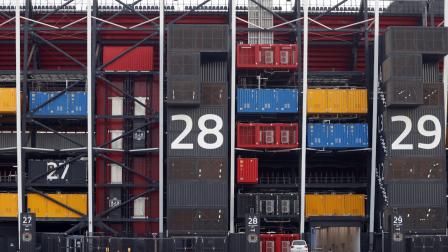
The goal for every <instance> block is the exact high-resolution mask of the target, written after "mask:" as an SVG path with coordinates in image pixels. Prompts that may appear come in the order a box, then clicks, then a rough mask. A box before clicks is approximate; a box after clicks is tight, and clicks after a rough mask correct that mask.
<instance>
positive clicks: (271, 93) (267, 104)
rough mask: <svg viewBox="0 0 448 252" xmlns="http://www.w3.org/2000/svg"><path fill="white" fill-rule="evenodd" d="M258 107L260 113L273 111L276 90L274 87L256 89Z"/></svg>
mask: <svg viewBox="0 0 448 252" xmlns="http://www.w3.org/2000/svg"><path fill="white" fill-rule="evenodd" d="M257 92H258V101H257V103H258V107H259V111H260V113H275V112H277V109H276V105H277V104H276V91H275V89H258V90H257Z"/></svg>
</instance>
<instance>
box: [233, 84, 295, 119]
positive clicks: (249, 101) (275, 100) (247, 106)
mask: <svg viewBox="0 0 448 252" xmlns="http://www.w3.org/2000/svg"><path fill="white" fill-rule="evenodd" d="M237 103H238V105H237V107H238V112H239V113H297V111H298V91H297V90H296V89H246V88H239V89H238V97H237Z"/></svg>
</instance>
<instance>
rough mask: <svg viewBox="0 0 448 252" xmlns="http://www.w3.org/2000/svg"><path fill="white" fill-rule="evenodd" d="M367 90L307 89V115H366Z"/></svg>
mask: <svg viewBox="0 0 448 252" xmlns="http://www.w3.org/2000/svg"><path fill="white" fill-rule="evenodd" d="M367 107H368V102H367V89H320V88H310V89H308V106H307V112H308V114H366V113H367Z"/></svg>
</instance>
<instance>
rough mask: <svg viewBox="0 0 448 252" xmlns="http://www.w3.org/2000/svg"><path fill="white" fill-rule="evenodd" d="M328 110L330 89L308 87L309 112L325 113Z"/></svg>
mask: <svg viewBox="0 0 448 252" xmlns="http://www.w3.org/2000/svg"><path fill="white" fill-rule="evenodd" d="M327 110H328V89H317V88H314V89H308V99H307V109H306V111H307V113H308V114H325V113H327Z"/></svg>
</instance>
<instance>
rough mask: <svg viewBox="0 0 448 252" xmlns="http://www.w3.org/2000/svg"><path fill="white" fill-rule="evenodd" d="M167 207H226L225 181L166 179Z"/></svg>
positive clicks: (226, 187)
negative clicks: (172, 180)
mask: <svg viewBox="0 0 448 252" xmlns="http://www.w3.org/2000/svg"><path fill="white" fill-rule="evenodd" d="M166 187H167V203H166V204H167V208H168V209H171V208H201V207H204V208H207V207H212V208H213V207H216V208H222V209H225V208H227V204H228V186H227V183H222V182H221V183H218V182H216V181H201V182H200V183H198V182H194V181H188V180H185V181H182V182H180V181H175V182H171V181H168V183H167V186H166Z"/></svg>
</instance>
